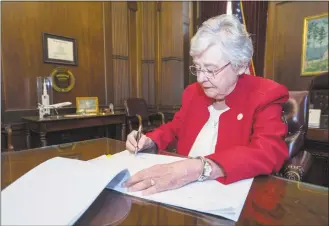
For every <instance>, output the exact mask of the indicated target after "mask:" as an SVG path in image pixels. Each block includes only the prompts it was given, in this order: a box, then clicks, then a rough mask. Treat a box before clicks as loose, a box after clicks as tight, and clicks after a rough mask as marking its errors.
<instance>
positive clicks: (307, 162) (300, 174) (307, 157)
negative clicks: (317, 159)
mask: <svg viewBox="0 0 329 226" xmlns="http://www.w3.org/2000/svg"><path fill="white" fill-rule="evenodd" d="M312 162H313V157H312V155H311V153H309V152H307V151H301V152H299V153H298V155H296V156H295V157H293V158H292V159H290V160H289V161H288V162H287V163H286V164H285V165H284V167H283V177H285V178H287V179H290V180H295V181H302V180H303V178H304V176H305V175H306V174H307V173H308V171H309V169H310V168H311V165H312Z"/></svg>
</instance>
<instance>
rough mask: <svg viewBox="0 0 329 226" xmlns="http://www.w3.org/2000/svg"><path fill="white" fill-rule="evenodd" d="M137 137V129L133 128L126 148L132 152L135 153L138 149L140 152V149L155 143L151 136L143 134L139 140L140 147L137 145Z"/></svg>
mask: <svg viewBox="0 0 329 226" xmlns="http://www.w3.org/2000/svg"><path fill="white" fill-rule="evenodd" d="M136 137H137V131H136V130H133V131H132V132H131V133H129V135H128V136H127V141H126V149H127V150H128V151H130V152H133V153H135V152H136V151H137V152H138V151H140V150H143V149H146V148H150V147H151V146H152V145H153V141H152V140H151V138H149V137H147V136H145V135H144V134H142V136H141V138H140V140H139V141H138V147H137V141H136Z"/></svg>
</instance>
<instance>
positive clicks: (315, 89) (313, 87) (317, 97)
mask: <svg viewBox="0 0 329 226" xmlns="http://www.w3.org/2000/svg"><path fill="white" fill-rule="evenodd" d="M328 77H329V75H328V72H327V73H324V74H322V75H318V76H315V77H314V79H312V81H311V83H310V86H309V92H310V104H311V105H312V107H313V109H321V119H320V127H321V128H328V114H329V107H328V99H329V97H328V96H329V83H328Z"/></svg>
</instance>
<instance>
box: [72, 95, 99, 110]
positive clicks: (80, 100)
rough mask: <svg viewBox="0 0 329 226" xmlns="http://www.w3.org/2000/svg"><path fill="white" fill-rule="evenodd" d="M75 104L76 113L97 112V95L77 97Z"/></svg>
mask: <svg viewBox="0 0 329 226" xmlns="http://www.w3.org/2000/svg"><path fill="white" fill-rule="evenodd" d="M76 106H77V113H78V114H83V113H86V114H95V113H96V114H97V113H98V97H77V98H76Z"/></svg>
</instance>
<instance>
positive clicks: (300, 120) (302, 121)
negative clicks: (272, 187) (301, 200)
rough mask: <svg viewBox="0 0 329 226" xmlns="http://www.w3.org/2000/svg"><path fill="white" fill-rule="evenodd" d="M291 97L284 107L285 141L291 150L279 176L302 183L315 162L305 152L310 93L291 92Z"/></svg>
mask: <svg viewBox="0 0 329 226" xmlns="http://www.w3.org/2000/svg"><path fill="white" fill-rule="evenodd" d="M289 96H290V98H289V100H288V101H287V102H286V103H284V104H283V105H282V109H283V115H282V120H283V121H285V122H286V123H287V124H288V135H287V136H286V138H285V141H286V143H287V145H288V148H289V160H288V161H287V162H286V163H285V164H284V166H283V167H282V169H281V171H280V172H279V173H278V175H279V176H282V177H285V178H287V179H291V180H296V181H302V180H303V177H304V176H305V175H306V173H307V172H308V171H309V169H310V167H311V164H312V162H313V158H312V155H311V154H310V153H309V152H307V151H305V150H304V142H305V137H306V133H307V129H308V110H309V92H308V91H291V92H289Z"/></svg>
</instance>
